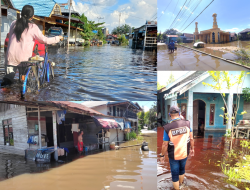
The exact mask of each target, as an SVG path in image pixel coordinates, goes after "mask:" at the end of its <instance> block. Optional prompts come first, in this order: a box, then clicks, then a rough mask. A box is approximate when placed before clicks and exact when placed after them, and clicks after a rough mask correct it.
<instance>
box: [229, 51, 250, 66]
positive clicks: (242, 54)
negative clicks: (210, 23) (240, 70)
mask: <svg viewBox="0 0 250 190" xmlns="http://www.w3.org/2000/svg"><path fill="white" fill-rule="evenodd" d="M232 53H234V54H235V55H236V56H237V57H238V59H237V60H235V61H236V62H237V63H239V64H242V65H246V66H250V51H249V50H245V49H243V48H241V49H240V50H238V51H233V52H232Z"/></svg>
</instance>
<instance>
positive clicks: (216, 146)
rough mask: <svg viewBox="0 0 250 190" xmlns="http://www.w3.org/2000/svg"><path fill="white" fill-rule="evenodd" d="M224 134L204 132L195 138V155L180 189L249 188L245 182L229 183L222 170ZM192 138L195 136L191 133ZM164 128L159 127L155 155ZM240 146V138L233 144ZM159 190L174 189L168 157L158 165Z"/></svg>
mask: <svg viewBox="0 0 250 190" xmlns="http://www.w3.org/2000/svg"><path fill="white" fill-rule="evenodd" d="M223 134H225V131H205V135H204V137H197V136H196V137H195V140H194V149H195V156H194V157H190V156H189V157H188V160H187V164H186V174H185V176H186V177H185V179H184V183H185V187H184V188H182V189H183V190H198V189H199V190H200V189H202V190H203V189H204V190H205V189H207V190H215V189H220V190H226V189H227V190H228V189H234V190H239V189H242V190H245V189H246V187H250V183H249V182H248V183H247V182H237V186H235V185H233V184H232V183H231V182H230V181H228V177H227V176H225V175H224V174H223V172H222V170H221V164H220V163H221V162H222V160H223V156H224V155H226V152H228V150H229V143H228V142H226V141H225V138H224V137H222V136H223ZM194 135H195V134H194ZM162 138H163V128H162V127H161V128H158V142H157V153H158V154H159V153H160V152H161V145H162V141H163V140H162ZM234 146H235V147H239V139H238V140H235V141H234ZM157 176H158V177H157V181H158V184H157V186H158V190H163V189H167V190H173V186H172V178H171V173H170V167H169V162H168V157H167V159H166V162H165V164H161V163H160V162H159V161H158V164H157Z"/></svg>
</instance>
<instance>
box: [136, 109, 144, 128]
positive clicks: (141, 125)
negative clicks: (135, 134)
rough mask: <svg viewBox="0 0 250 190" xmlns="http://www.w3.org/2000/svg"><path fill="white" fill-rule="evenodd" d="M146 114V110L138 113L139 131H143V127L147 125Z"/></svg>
mask: <svg viewBox="0 0 250 190" xmlns="http://www.w3.org/2000/svg"><path fill="white" fill-rule="evenodd" d="M144 115H145V113H144V111H141V112H139V113H138V114H137V116H138V120H139V121H138V123H139V125H138V131H141V129H142V128H143V126H144V125H145V122H144Z"/></svg>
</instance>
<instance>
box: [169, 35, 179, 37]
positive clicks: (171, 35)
mask: <svg viewBox="0 0 250 190" xmlns="http://www.w3.org/2000/svg"><path fill="white" fill-rule="evenodd" d="M166 36H167V37H178V36H177V35H166Z"/></svg>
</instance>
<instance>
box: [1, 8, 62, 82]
mask: <svg viewBox="0 0 250 190" xmlns="http://www.w3.org/2000/svg"><path fill="white" fill-rule="evenodd" d="M33 18H34V8H33V7H32V6H30V5H25V6H24V7H23V9H22V13H21V18H19V19H17V20H15V21H13V22H12V24H11V26H10V31H9V43H8V48H7V51H6V56H5V77H4V78H3V82H2V84H1V86H5V85H10V84H12V83H13V82H14V77H15V74H16V70H17V66H18V65H19V64H20V63H21V62H23V61H28V60H29V58H30V57H32V51H33V47H34V44H35V40H37V41H38V42H40V43H42V44H54V43H58V42H59V41H60V40H62V39H63V37H62V36H55V37H51V38H47V37H45V36H44V35H43V33H42V31H41V30H40V29H39V28H38V26H37V25H36V24H35V23H33V22H32V21H31V20H32V19H33ZM21 72H23V71H21ZM21 72H20V71H19V73H21ZM34 73H36V72H34Z"/></svg>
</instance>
